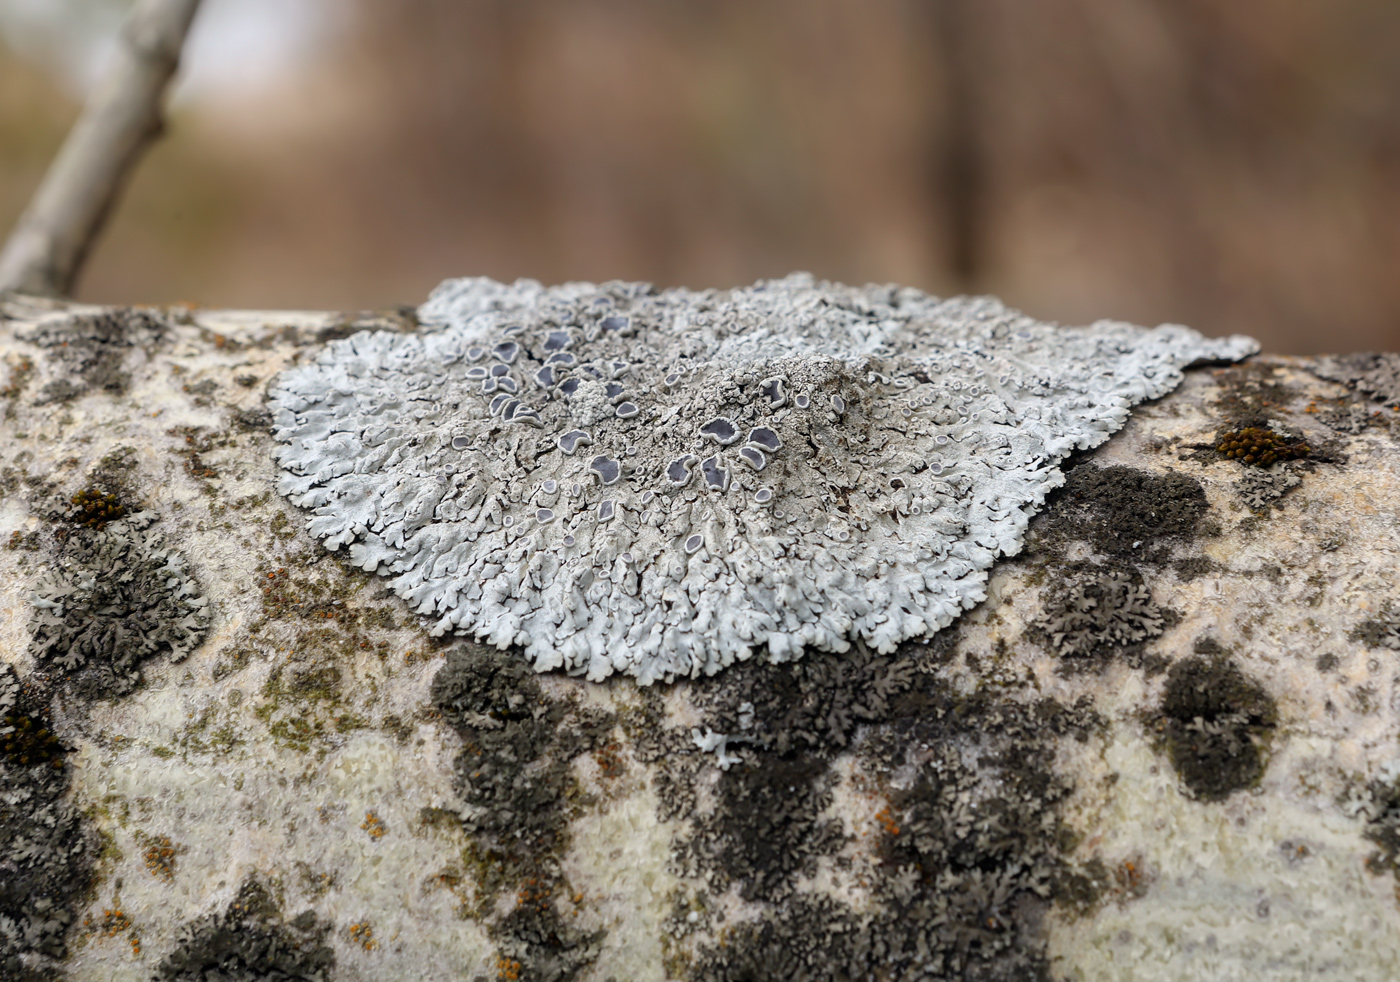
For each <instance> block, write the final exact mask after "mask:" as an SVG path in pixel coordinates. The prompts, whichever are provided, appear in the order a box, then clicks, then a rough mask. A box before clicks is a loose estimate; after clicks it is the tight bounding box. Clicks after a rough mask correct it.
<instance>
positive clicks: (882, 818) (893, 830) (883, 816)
mask: <svg viewBox="0 0 1400 982" xmlns="http://www.w3.org/2000/svg"><path fill="white" fill-rule="evenodd" d="M875 821H877V822H879V823H880V827H881V828H883V829H884V830H885V834H886V835H890V836H895V835H899V823H898V822H896V821H895V820H894V815H892V814H890V809H889V807H888V806H886V807H884V808H881V809H880V810H879V811H878V812H876V813H875Z"/></svg>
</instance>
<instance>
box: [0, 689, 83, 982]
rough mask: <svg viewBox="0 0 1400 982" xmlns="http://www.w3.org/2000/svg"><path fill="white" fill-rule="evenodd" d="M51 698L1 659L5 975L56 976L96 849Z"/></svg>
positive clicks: (0, 969)
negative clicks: (78, 804) (73, 799)
mask: <svg viewBox="0 0 1400 982" xmlns="http://www.w3.org/2000/svg"><path fill="white" fill-rule="evenodd" d="M43 704H44V699H43V696H42V694H41V693H40V692H38V691H37V690H35V689H34V688H32V687H30V686H26V685H22V684H21V682H20V679H19V678H18V676H17V675H16V674H15V671H14V669H13V668H11V667H10V666H8V665H5V664H2V663H0V724H3V725H0V748H3V752H0V978H3V979H6V980H9V979H14V980H16V982H27V980H36V982H37V980H39V979H47V978H52V977H54V974H53V970H52V965H51V964H50V962H49V960H50V959H56V958H62V957H63V956H64V954H65V952H66V950H67V938H68V933H69V928H70V927H71V926H72V925H73V923H74V921H75V919H76V915H77V911H78V909H79V908H80V906H81V905H82V903H83V898H84V896H85V894H86V892H87V890H88V889H89V887H90V885H91V883H92V880H93V869H94V862H95V855H96V850H95V847H94V846H95V843H94V841H93V837H92V835H91V833H90V832H89V831H88V829H87V828H86V827H85V824H84V822H83V820H82V817H81V816H80V815H79V814H78V813H77V812H76V811H75V810H74V809H73V808H72V807H71V806H70V805H69V804H68V803H67V800H66V799H67V792H68V785H69V781H70V778H69V775H68V769H67V768H66V767H63V766H62V765H63V755H64V753H66V748H64V747H63V746H62V744H61V743H60V742H59V741H58V740H57V739H55V738H54V737H53V734H52V733H51V726H52V724H51V723H50V722H49V719H48V715H47V713H46V712H45V711H44V710H43V708H42V707H43Z"/></svg>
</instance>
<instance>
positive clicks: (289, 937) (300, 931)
mask: <svg viewBox="0 0 1400 982" xmlns="http://www.w3.org/2000/svg"><path fill="white" fill-rule="evenodd" d="M329 932H330V925H328V924H324V923H321V922H320V921H318V920H317V919H316V916H315V914H313V913H312V912H311V911H310V910H307V911H303V912H302V913H301V914H298V915H297V916H296V917H294V918H292V919H291V920H290V921H284V920H283V918H282V913H281V911H280V910H278V908H277V904H276V902H275V901H274V900H273V898H272V896H271V895H270V894H269V893H268V891H267V889H266V888H265V887H264V886H262V885H261V884H260V883H258V882H257V881H256V880H251V879H250V880H248V881H246V882H245V883H244V884H243V886H242V887H241V888H240V889H239V891H238V895H237V896H236V897H235V898H234V900H233V902H232V903H231V904H230V905H229V906H228V909H227V910H225V911H223V912H222V913H215V914H208V915H206V916H204V917H201V918H199V919H197V920H195V921H192V922H190V923H189V924H186V925H185V926H184V927H183V928H182V929H181V930H180V931H179V933H178V934H177V936H176V944H175V950H174V951H172V952H171V953H170V954H169V955H167V956H166V957H165V958H164V959H163V960H162V961H161V963H160V965H159V966H158V967H157V968H156V971H155V974H154V976H153V982H331V979H332V978H333V976H332V974H331V970H332V969H333V968H334V967H335V958H334V954H333V953H332V951H331V949H330V947H329V946H328V945H326V943H325V937H326V935H327V934H328V933H329Z"/></svg>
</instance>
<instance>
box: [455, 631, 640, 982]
mask: <svg viewBox="0 0 1400 982" xmlns="http://www.w3.org/2000/svg"><path fill="white" fill-rule="evenodd" d="M432 700H433V705H434V706H435V707H436V708H437V710H438V711H439V712H441V713H442V716H443V720H444V721H445V722H446V723H447V724H448V725H449V726H451V727H452V728H453V729H454V730H455V731H456V732H457V734H458V735H459V736H461V738H462V740H463V747H462V752H461V754H460V755H459V756H458V759H457V762H456V764H455V769H456V773H457V778H456V784H457V791H458V793H459V794H460V795H461V798H462V800H463V801H464V802H465V805H466V807H465V808H464V809H463V811H462V812H461V814H460V815H459V816H458V819H459V820H460V822H461V825H462V827H463V828H464V829H465V830H466V831H467V832H469V833H471V838H472V842H473V845H474V848H475V849H476V850H477V856H476V859H477V862H478V866H479V869H478V873H479V876H478V889H479V890H480V891H482V895H480V896H478V902H477V905H476V906H477V908H478V911H479V913H480V914H482V915H488V914H489V912H490V911H492V910H493V909H494V902H495V899H496V897H497V896H498V895H499V894H500V893H502V892H503V891H505V890H514V891H515V892H516V897H517V903H516V904H515V906H514V907H513V908H512V909H511V910H510V911H509V912H508V913H507V914H505V915H504V916H502V917H498V918H497V919H496V920H495V921H494V922H492V923H491V924H490V925H489V926H488V928H487V930H488V933H489V935H490V937H491V938H492V940H493V941H494V942H495V943H496V945H497V947H498V951H499V957H500V962H501V964H502V965H509V966H514V968H513V969H512V970H513V971H515V972H516V973H517V974H516V975H515V976H513V977H518V978H522V979H525V978H529V979H543V980H548V982H567V980H570V979H573V978H575V977H576V976H578V974H579V973H580V972H582V971H583V970H584V969H585V968H587V967H588V966H589V965H591V964H592V963H593V962H594V961H595V960H596V958H597V955H598V950H599V942H600V941H601V939H602V937H603V934H602V932H590V931H585V930H582V929H580V928H579V927H577V926H575V925H573V924H571V923H570V922H569V921H568V919H567V918H566V915H565V914H564V913H562V912H561V911H560V909H559V906H558V898H560V897H561V896H563V895H564V894H565V893H566V892H567V891H566V890H565V886H566V884H565V881H564V877H563V873H562V871H561V870H560V867H559V860H560V858H561V857H562V855H563V854H564V852H565V850H566V849H567V848H568V829H567V825H568V816H567V812H568V801H567V796H568V794H569V793H570V789H571V787H572V782H573V777H572V762H573V760H574V758H576V757H578V756H579V755H580V754H584V753H589V752H592V751H595V750H598V749H599V748H601V747H603V746H604V745H605V744H606V743H607V740H608V735H609V733H610V732H611V730H612V728H613V724H614V722H615V720H614V718H613V716H612V715H611V714H609V713H606V712H603V711H599V710H596V709H588V708H581V707H578V706H576V705H574V704H572V703H571V702H569V701H564V700H556V699H550V698H547V697H546V696H545V695H544V693H543V691H542V690H541V688H540V685H539V682H538V681H537V679H536V676H535V674H534V673H533V672H532V671H531V670H530V667H529V665H528V664H526V663H525V662H523V661H521V660H519V659H518V658H516V657H514V656H512V655H510V654H508V653H502V652H499V651H496V650H494V649H490V648H485V647H482V646H479V645H475V644H458V645H456V646H454V647H453V648H451V649H450V650H449V651H448V653H447V660H446V661H445V662H444V663H443V665H442V667H441V668H440V669H438V672H437V674H436V675H435V676H434V677H433V683H432Z"/></svg>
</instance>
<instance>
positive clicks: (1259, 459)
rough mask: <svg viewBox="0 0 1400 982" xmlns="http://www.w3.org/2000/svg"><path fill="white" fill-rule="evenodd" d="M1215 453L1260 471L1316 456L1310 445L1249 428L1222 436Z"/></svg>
mask: <svg viewBox="0 0 1400 982" xmlns="http://www.w3.org/2000/svg"><path fill="white" fill-rule="evenodd" d="M1215 449H1216V450H1217V451H1218V452H1219V453H1221V454H1223V455H1224V456H1226V457H1228V458H1230V459H1231V460H1238V461H1240V462H1241V463H1244V464H1253V465H1255V466H1256V467H1272V466H1273V465H1274V464H1277V463H1278V462H1279V461H1282V460H1297V459H1300V458H1303V457H1306V456H1307V455H1308V454H1309V453H1311V452H1312V450H1311V448H1309V447H1308V445H1307V444H1306V443H1303V442H1301V441H1295V440H1290V439H1289V438H1288V437H1286V436H1283V435H1282V434H1279V433H1275V432H1274V431H1273V430H1271V429H1267V428H1265V427H1262V426H1246V427H1244V428H1243V429H1239V430H1231V431H1229V432H1226V433H1222V434H1221V435H1220V439H1219V440H1218V441H1217V443H1216V445H1215Z"/></svg>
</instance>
